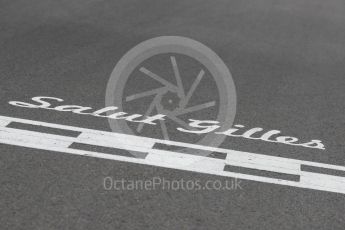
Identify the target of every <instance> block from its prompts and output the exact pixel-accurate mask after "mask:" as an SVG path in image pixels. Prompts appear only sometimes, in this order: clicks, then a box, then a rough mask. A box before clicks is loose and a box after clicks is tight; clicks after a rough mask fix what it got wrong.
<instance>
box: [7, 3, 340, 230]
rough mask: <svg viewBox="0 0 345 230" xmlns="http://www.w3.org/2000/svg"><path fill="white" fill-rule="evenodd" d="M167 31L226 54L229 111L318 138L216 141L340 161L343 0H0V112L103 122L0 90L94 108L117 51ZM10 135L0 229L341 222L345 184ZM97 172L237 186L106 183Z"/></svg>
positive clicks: (334, 229)
mask: <svg viewBox="0 0 345 230" xmlns="http://www.w3.org/2000/svg"><path fill="white" fill-rule="evenodd" d="M167 35H170V36H183V37H188V38H192V39H195V40H197V41H199V42H201V43H203V44H205V45H206V46H208V47H209V48H211V49H212V50H213V51H215V52H216V53H217V54H218V55H219V57H220V58H221V59H222V60H223V61H224V63H225V64H226V65H227V66H228V68H229V69H230V71H231V74H232V77H233V80H234V83H235V85H236V92H237V111H236V117H235V120H234V124H242V125H244V126H245V127H248V128H254V127H262V128H264V129H265V130H280V131H281V132H282V133H284V135H289V136H293V137H298V138H299V139H301V140H304V141H305V142H307V141H310V140H313V139H317V140H322V143H323V144H324V145H325V150H321V149H315V148H305V147H300V146H291V145H284V144H279V143H269V142H264V141H261V140H252V139H246V138H235V137H227V138H226V139H225V141H224V142H223V144H222V145H221V146H220V147H221V148H224V149H232V150H238V151H243V152H250V153H255V154H263V155H268V156H272V157H273V156H276V157H283V158H289V159H296V160H303V161H310V162H319V163H325V164H330V165H338V166H345V155H344V154H345V138H344V137H345V116H344V112H345V102H344V101H345V65H344V62H345V2H344V1H343V0H330V1H321V0H302V1H301V0H290V1H280V0H250V1H236V0H219V1H211V0H209V1H206V0H189V1H165V0H161V1H140V0H138V1H132V0H124V1H116V0H114V1H104V0H98V1H97V0H60V1H52V0H32V1H25V0H0V80H1V83H0V116H5V117H10V118H21V119H28V120H32V121H38V122H48V123H52V124H58V125H66V126H73V127H81V128H87V129H92V130H103V131H112V130H111V129H110V127H109V124H108V121H107V119H104V118H99V117H93V116H82V115H78V114H73V113H68V112H57V111H54V110H44V109H29V108H23V107H16V106H12V105H10V104H9V103H8V102H9V101H23V102H30V100H31V98H32V97H35V96H49V97H58V98H62V99H63V100H64V101H65V102H64V103H65V104H69V105H71V104H73V105H83V106H89V107H92V108H98V109H100V108H103V107H104V106H105V93H106V92H105V91H106V88H107V83H108V79H109V77H110V75H111V73H112V71H113V69H114V67H115V65H116V63H117V62H118V61H119V60H120V59H121V57H122V56H123V55H124V54H125V53H126V52H127V51H128V50H130V49H131V48H132V47H134V46H136V45H137V44H139V43H140V42H142V41H145V40H147V39H151V38H154V37H158V36H167ZM190 76H191V75H188V76H187V77H185V78H186V79H187V81H188V79H189V78H191V77H190ZM189 80H190V79H189ZM141 87H143V85H141V84H132V88H133V89H134V91H135V90H137V89H140V88H141ZM203 95H205V97H206V98H208V97H211V96H213V95H214V92H213V91H212V90H204V93H203ZM132 109H133V108H132ZM133 110H134V109H133ZM138 113H141V111H138ZM200 114H201V112H200ZM0 125H1V124H0ZM0 135H3V136H2V137H0V139H1V138H5V136H4V135H5V134H4V133H1V134H0ZM176 135H177V134H176ZM44 140H45V138H44V137H43V138H42V141H44ZM18 145H19V144H18ZM18 145H9V144H5V143H0V226H1V227H0V229H4V230H5V229H6V230H7V229H9V230H12V229H26V230H28V229H45V230H46V229H49V230H50V229H188V230H189V229H198V230H199V229H236V230H237V229H255V230H256V229H265V230H266V229H303V230H309V229H310V230H316V229H321V230H328V229H329V230H342V229H344V224H345V215H344V211H345V194H344V193H336V192H327V191H320V190H315V189H307V188H298V187H294V186H285V185H278V184H271V183H263V182H258V181H252V180H245V179H241V180H240V181H235V179H234V178H233V177H222V176H217V175H213V174H207V173H206V174H205V173H199V172H191V171H185V170H178V169H174V168H164V167H157V166H152V165H142V164H136V163H131V162H124V161H117V160H111V159H101V158H97V157H87V156H81V155H72V154H68V153H67V152H66V153H62V152H58V151H51V150H44V149H41V150H40V149H37V148H27V147H23V146H18ZM105 178H108V179H109V178H111V179H112V180H126V181H127V182H128V181H152V180H153V179H154V178H160V179H164V180H166V181H168V182H172V181H181V179H183V180H185V181H192V182H194V183H195V182H198V183H200V184H201V185H205V184H206V183H207V182H208V181H218V182H219V183H221V184H222V185H223V184H226V183H227V182H231V183H232V182H238V183H239V186H238V187H236V188H233V189H224V190H223V189H221V190H217V189H215V188H213V189H200V190H198V189H181V188H179V189H163V188H162V187H158V188H156V189H123V188H122V189H109V188H108V187H107V186H105V184H104V182H105ZM106 182H109V180H108V181H106Z"/></svg>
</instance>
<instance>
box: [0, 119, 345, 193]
mask: <svg viewBox="0 0 345 230" xmlns="http://www.w3.org/2000/svg"><path fill="white" fill-rule="evenodd" d="M11 122H20V123H25V124H32V125H38V126H43V127H50V128H58V129H65V130H72V131H78V132H81V134H80V135H79V136H78V137H67V136H61V135H55V134H47V133H40V132H36V131H27V130H21V129H15V128H9V127H6V126H7V125H8V124H10V123H11ZM75 142H77V143H83V144H89V145H97V146H104V147H112V148H116V149H125V150H131V151H138V152H144V153H148V155H147V156H146V158H145V159H139V158H134V157H126V156H120V155H113V154H106V153H101V152H93V151H85V150H78V149H72V148H69V146H70V145H71V144H72V143H75ZM0 143H2V144H9V145H16V146H23V147H28V148H36V149H42V150H49V151H54V152H62V153H69V154H75V155H82V156H91V157H97V158H103V159H110V160H117V161H124V162H132V163H139V164H146V165H153V166H159V167H166V168H173V169H179V170H186V171H193V172H199V173H206V174H213V175H219V176H226V177H235V178H239V179H245V180H252V181H259V182H265V183H272V184H278V185H288V186H294V187H299V188H308V189H314V190H321V191H328V192H335V193H342V194H345V177H340V176H334V175H328V174H321V173H315V172H305V171H301V165H302V164H303V165H307V166H314V167H320V168H326V169H333V170H338V171H342V172H345V167H344V166H339V165H330V164H323V163H317V162H310V161H301V160H296V159H289V158H284V157H275V156H268V155H263V154H256V153H249V152H242V151H235V150H230V149H221V148H215V147H208V146H200V145H194V144H188V143H181V142H174V141H168V140H160V139H153V138H146V137H138V136H133V135H126V134H120V133H113V132H105V131H98V130H92V129H85V128H78V127H72V126H66V125H59V124H53V123H46V122H39V121H33V120H27V119H19V118H12V117H5V116H0ZM156 143H161V144H167V145H177V146H181V147H187V148H193V149H201V150H206V151H214V152H221V153H226V154H227V157H226V159H225V160H223V159H216V158H209V157H205V156H197V155H191V154H183V153H179V152H174V151H167V150H158V149H154V148H153V146H154V144H156ZM225 165H233V166H240V167H245V168H251V169H256V170H265V171H270V172H274V173H285V174H292V175H297V176H300V181H289V180H282V179H276V178H270V177H265V176H258V175H250V174H243V173H236V172H228V171H224V166H225Z"/></svg>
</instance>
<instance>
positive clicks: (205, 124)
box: [8, 96, 325, 150]
mask: <svg viewBox="0 0 345 230" xmlns="http://www.w3.org/2000/svg"><path fill="white" fill-rule="evenodd" d="M31 100H32V102H31V103H28V102H22V101H9V102H8V103H9V104H11V105H13V106H18V107H23V108H29V109H48V110H54V111H57V112H72V113H75V114H79V115H87V116H94V117H100V118H106V119H115V120H126V121H128V122H136V123H145V124H149V125H153V126H154V125H156V124H157V122H158V121H159V120H163V121H164V120H165V117H166V115H164V114H156V115H153V116H145V115H142V114H128V113H126V112H124V111H118V107H116V106H108V107H105V108H101V109H93V108H92V107H86V106H79V105H64V104H62V102H63V101H64V100H63V99H61V98H57V97H46V96H37V97H33V98H31ZM52 103H54V104H56V103H59V104H60V105H56V106H53V105H52ZM188 125H189V126H190V129H185V128H181V127H178V128H177V130H178V131H180V132H184V133H190V134H191V135H192V134H207V133H214V134H215V135H226V136H230V137H239V138H246V139H252V140H262V141H265V142H274V143H281V144H286V145H294V146H301V147H306V148H314V149H322V150H324V149H325V146H324V145H323V143H322V142H321V140H311V141H308V142H301V141H300V140H299V139H298V138H296V137H292V136H284V135H281V131H279V130H264V129H263V128H260V127H255V128H252V129H248V128H246V127H245V126H244V125H240V124H236V125H233V127H231V128H230V129H226V130H224V128H222V126H221V124H220V122H218V121H215V120H195V119H189V123H188ZM254 136H255V137H254Z"/></svg>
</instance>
